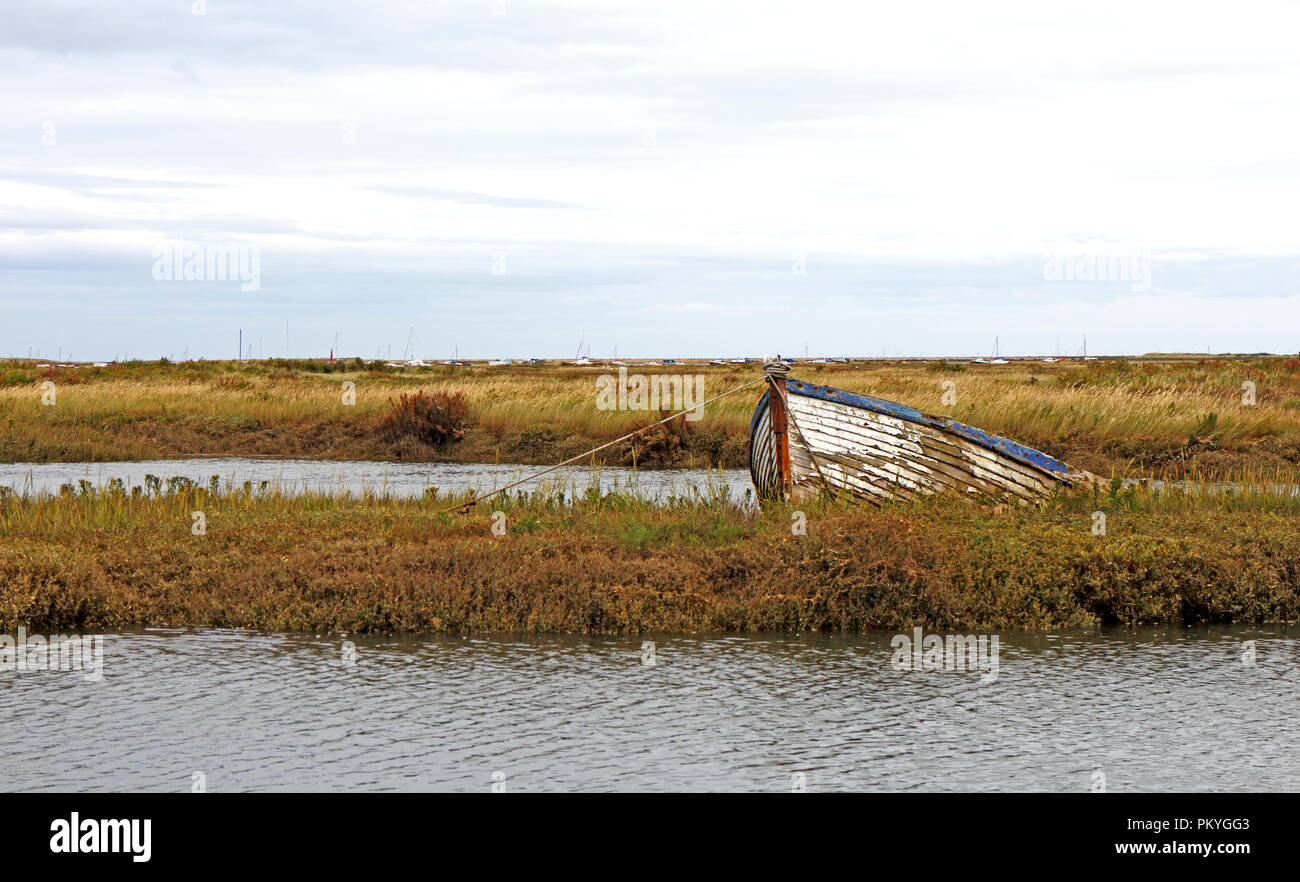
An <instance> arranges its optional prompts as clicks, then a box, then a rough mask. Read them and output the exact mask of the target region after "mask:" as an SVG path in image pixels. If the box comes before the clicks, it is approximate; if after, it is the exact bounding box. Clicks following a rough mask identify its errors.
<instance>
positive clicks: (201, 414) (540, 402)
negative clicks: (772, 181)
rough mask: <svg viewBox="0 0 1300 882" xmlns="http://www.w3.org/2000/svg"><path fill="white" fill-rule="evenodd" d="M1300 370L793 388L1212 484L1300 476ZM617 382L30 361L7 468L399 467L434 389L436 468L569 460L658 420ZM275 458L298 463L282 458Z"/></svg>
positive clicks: (1033, 371) (718, 453)
mask: <svg viewBox="0 0 1300 882" xmlns="http://www.w3.org/2000/svg"><path fill="white" fill-rule="evenodd" d="M1298 368H1300V364H1298V363H1297V360H1296V359H1294V358H1290V359H1288V358H1254V359H1236V360H1228V359H1219V360H1216V359H1202V360H1187V361H1177V362H1146V361H1099V362H1088V363H1079V362H1062V363H1057V364H1042V363H1036V362H1013V363H1011V364H1008V365H967V364H964V363H951V364H946V365H945V364H941V363H933V362H932V363H923V362H865V363H853V364H849V365H838V364H835V365H814V364H799V365H796V366H795V368H794V370H793V371H792V375H793V376H795V377H797V378H799V379H804V380H807V381H810V382H814V383H819V384H825V385H832V386H838V387H841V388H844V389H849V390H852V391H856V392H861V393H865V394H869V395H874V396H877V397H881V398H886V399H890V400H895V401H901V402H903V403H905V404H910V405H913V406H915V407H918V408H920V409H922V410H925V411H928V412H932V413H945V414H947V415H949V416H952V417H954V418H956V419H958V420H961V421H963V422H966V423H969V424H971V425H975V426H978V427H980V428H982V429H985V430H987V431H990V432H993V433H996V434H1000V435H1004V436H1006V437H1010V438H1013V439H1015V440H1017V441H1020V442H1022V443H1025V444H1029V445H1031V446H1035V447H1038V448H1040V449H1043V450H1045V451H1046V452H1049V453H1052V454H1054V455H1057V456H1060V457H1062V458H1066V459H1067V460H1068V461H1071V462H1072V464H1074V465H1077V466H1079V467H1082V468H1088V469H1090V470H1092V471H1097V472H1099V473H1105V474H1109V473H1111V472H1114V471H1117V470H1121V469H1123V470H1125V473H1126V474H1161V473H1164V472H1165V471H1167V470H1168V468H1170V467H1171V464H1176V463H1180V462H1183V461H1184V460H1187V459H1189V458H1191V459H1195V460H1196V462H1197V463H1199V467H1201V468H1202V469H1205V470H1209V471H1214V470H1220V471H1221V470H1224V469H1228V468H1235V467H1243V466H1247V465H1249V466H1256V467H1262V466H1264V465H1268V466H1272V467H1291V466H1297V465H1298V464H1300V369H1298ZM615 370H616V369H614V368H610V367H602V366H593V367H581V368H580V367H573V366H562V365H521V366H515V367H486V366H473V367H443V366H436V367H431V368H424V369H401V370H392V369H387V368H378V369H373V368H369V367H367V366H364V365H354V364H351V363H349V364H348V365H346V366H343V365H332V366H331V365H320V364H311V363H292V362H291V363H275V364H267V363H250V364H245V365H236V364H232V363H225V362H221V363H187V364H182V365H155V364H149V365H139V364H134V365H116V366H110V367H108V368H104V369H79V370H76V371H73V370H62V371H60V370H54V371H36V370H34V369H33V368H31V366H30V365H28V364H26V363H19V362H8V363H0V458H4V459H12V460H27V459H64V460H68V459H101V460H102V459H109V458H140V457H141V456H165V455H193V454H195V453H201V452H209V451H210V450H211V452H218V450H219V452H222V453H237V452H240V442H239V439H240V438H241V437H242V436H247V437H249V438H250V439H253V436H256V438H255V441H254V440H250V441H249V443H248V445H247V449H246V450H245V452H249V453H254V452H256V453H268V452H281V453H285V454H290V455H311V456H321V457H330V456H334V457H338V458H391V457H392V456H394V455H401V454H394V453H393V452H392V451H385V450H384V449H383V448H382V445H379V444H378V443H376V442H374V441H373V440H372V439H370V438H369V437H368V436H369V434H370V433H371V432H372V430H373V427H374V424H375V423H376V422H377V420H378V418H379V416H380V415H381V413H382V412H383V411H384V410H385V409H386V407H387V406H388V402H389V399H391V398H393V397H395V396H397V395H399V394H401V393H403V392H405V393H413V392H416V391H418V390H425V391H428V392H435V391H440V392H461V393H463V394H464V395H465V396H466V397H467V398H468V399H469V402H470V407H471V416H472V418H473V420H474V422H475V424H476V429H475V432H474V433H471V436H470V439H469V440H470V443H467V444H465V445H462V446H460V447H453V448H450V449H448V450H445V451H435V452H430V453H429V456H430V458H451V459H465V458H466V457H470V458H486V459H493V458H503V461H504V460H510V459H514V460H518V461H524V462H533V461H538V462H546V461H554V460H555V459H556V458H557V457H558V455H559V454H568V453H574V452H578V451H580V450H581V449H584V445H585V446H594V445H595V444H598V443H601V442H604V441H608V440H611V439H613V438H615V437H617V436H619V435H621V434H624V433H625V432H627V431H629V430H630V429H631V428H632V427H634V426H636V425H640V424H642V423H644V422H645V421H646V420H647V418H648V416H649V415H648V414H646V413H645V412H636V411H633V412H628V411H610V410H601V409H599V408H598V407H597V406H596V394H597V378H598V377H599V376H601V375H602V374H607V373H614V372H615ZM326 371H329V372H326ZM628 371H629V373H638V372H639V373H644V374H646V375H655V374H672V373H689V374H699V375H702V376H704V377H705V381H704V390H705V392H704V394H705V396H706V397H708V396H712V395H716V394H718V393H720V392H723V391H725V390H727V389H730V388H733V387H735V386H738V385H740V384H742V383H744V382H747V381H749V380H752V379H754V378H756V377H757V376H758V375H759V366H758V365H747V366H727V367H724V368H719V367H711V366H707V365H677V366H653V367H650V366H629V368H628ZM47 375H48V376H49V378H50V379H52V380H53V381H54V382H56V383H57V389H58V392H57V394H58V398H57V405H56V406H55V407H43V406H42V405H41V403H40V385H39V384H40V382H41V381H42V380H43V379H45V378H46V376H47ZM344 381H351V382H353V383H355V384H356V404H355V406H352V407H349V406H345V405H344V404H343V400H342V393H343V383H344ZM1246 382H1250V383H1254V384H1255V386H1254V388H1255V404H1253V405H1247V404H1243V402H1242V396H1243V388H1242V384H1243V383H1246ZM760 394H761V389H758V388H755V389H753V390H748V391H745V392H742V393H740V394H737V395H734V396H731V397H729V398H726V399H723V400H722V401H719V402H715V403H713V404H711V405H709V406H707V407H706V408H705V409H704V418H703V419H702V420H700V421H699V422H696V423H692V424H691V426H690V429H691V431H692V433H694V435H695V436H697V437H699V438H705V439H709V440H710V443H711V445H712V446H711V447H710V448H709V449H710V450H712V451H713V454H714V455H715V457H716V459H715V461H723V462H725V463H726V464H728V465H742V464H743V445H744V439H745V435H746V432H747V428H748V424H749V418H750V415H751V413H752V411H753V407H754V404H755V402H756V401H757V399H758V397H759V395H760ZM946 394H947V395H949V396H955V402H954V403H952V404H945V400H952V398H951V397H950V398H948V399H945V395H946ZM538 438H542V439H543V440H542V442H541V443H538V442H537V439H538ZM276 439H278V441H277V440H276ZM313 439H314V442H315V443H313ZM719 439H721V441H720V440H719ZM721 442H727V443H725V444H724V443H721ZM214 443H216V444H217V449H215V450H213V449H212V445H213V444H214ZM277 444H279V445H280V446H281V447H282V448H283V449H281V450H276V449H275V448H276V445H277ZM204 445H207V446H206V447H205V446H204ZM724 448H725V449H724ZM1183 467H1184V466H1182V465H1179V466H1177V468H1179V469H1181V468H1183Z"/></svg>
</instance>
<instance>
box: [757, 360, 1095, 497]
mask: <svg viewBox="0 0 1300 882" xmlns="http://www.w3.org/2000/svg"><path fill="white" fill-rule="evenodd" d="M774 398H775V406H774V403H773V402H774ZM750 475H751V477H752V478H753V481H754V486H755V488H756V489H757V490H758V493H759V495H760V496H762V497H767V498H788V499H792V500H799V499H803V498H807V497H808V496H811V495H816V494H818V493H821V492H829V493H830V494H831V495H833V496H843V495H848V496H852V497H857V498H861V499H866V500H870V501H872V502H878V503H883V502H886V501H888V500H891V499H910V498H914V497H917V496H929V495H932V494H935V493H941V492H955V493H961V494H967V495H978V496H989V497H1003V498H1005V497H1012V498H1017V499H1025V500H1038V499H1043V498H1045V497H1047V496H1050V495H1051V494H1052V493H1054V492H1056V491H1058V490H1060V489H1062V488H1065V487H1071V486H1075V485H1077V484H1081V483H1084V482H1086V481H1088V480H1089V479H1090V476H1089V475H1088V474H1087V473H1086V472H1082V471H1079V470H1077V469H1072V468H1071V467H1069V466H1067V465H1066V464H1064V463H1062V462H1060V461H1059V460H1057V459H1054V458H1053V457H1051V456H1048V455H1047V454H1045V453H1042V452H1041V451H1038V450H1034V449H1033V448H1030V447H1025V446H1024V445H1022V444H1017V443H1016V442H1014V441H1011V440H1009V439H1006V438H1001V437H999V436H996V435H990V434H988V433H987V432H983V431H981V430H979V429H976V428H974V427H971V426H967V425H964V424H962V423H958V422H957V421H956V420H952V419H950V418H948V417H943V416H935V415H932V414H926V413H923V412H921V411H919V410H916V409H915V408H912V407H908V406H907V405H904V404H899V403H897V402H893V401H886V400H884V399H881V398H872V397H870V396H865V395H857V394H855V393H852V392H846V391H844V390H842V389H834V388H831V387H829V386H817V385H814V384H811V383H804V382H801V381H799V380H793V379H785V378H779V379H774V380H772V381H771V382H770V383H769V388H768V391H767V392H766V393H765V394H764V395H763V398H762V400H761V401H759V403H758V407H757V408H756V409H755V411H754V416H753V418H752V420H751V421H750Z"/></svg>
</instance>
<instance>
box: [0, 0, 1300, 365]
mask: <svg viewBox="0 0 1300 882" xmlns="http://www.w3.org/2000/svg"><path fill="white" fill-rule="evenodd" d="M0 9H2V10H3V12H0V94H2V95H3V96H4V97H3V101H4V105H3V106H4V111H5V112H4V113H3V114H0V285H2V286H3V289H2V294H0V307H2V308H3V321H0V353H3V354H10V355H20V356H25V355H27V353H28V350H29V347H30V348H31V349H32V351H34V352H36V351H39V352H40V353H42V354H44V355H45V356H47V357H49V356H55V355H57V354H58V352H59V350H60V349H61V350H62V354H63V357H65V358H68V357H72V358H76V359H80V360H89V359H104V358H114V357H126V356H127V355H132V356H135V357H139V358H157V357H159V356H162V355H166V356H169V357H173V358H179V357H181V356H182V355H183V354H185V353H186V352H188V354H189V356H190V357H200V356H202V357H220V358H229V357H233V356H234V355H235V354H236V349H237V340H238V333H239V329H240V328H241V327H242V328H243V329H244V340H245V344H246V345H252V346H253V347H254V350H255V354H256V353H257V352H260V353H261V354H263V355H267V356H272V355H282V354H284V353H285V350H286V336H285V326H286V320H287V322H288V329H289V335H288V348H289V352H290V353H291V354H292V355H294V356H304V355H324V354H326V353H327V352H328V351H329V349H330V346H331V344H332V342H333V340H334V339H335V335H338V339H339V349H340V351H341V353H342V354H344V355H363V356H366V357H374V356H375V355H376V354H377V353H378V354H385V355H386V354H387V353H388V352H389V347H390V346H391V351H392V354H393V355H394V356H397V355H401V354H402V352H403V350H404V349H405V348H406V345H407V341H408V339H409V338H411V337H413V339H414V348H415V350H416V353H417V354H418V355H420V356H423V357H426V358H434V357H437V358H443V357H447V356H449V355H451V354H452V352H453V351H454V350H456V349H457V348H458V350H459V353H460V355H461V356H462V357H479V356H496V355H503V356H530V355H537V356H571V355H573V354H574V352H575V351H576V350H577V348H578V345H579V341H580V340H585V341H586V343H587V344H589V345H590V346H591V354H592V355H593V356H608V355H609V354H611V353H612V352H613V351H614V348H615V347H617V348H618V352H619V354H620V355H624V354H626V355H628V356H663V355H697V356H713V355H733V354H761V353H763V352H776V351H780V352H783V353H792V354H802V353H803V351H804V348H805V346H806V347H807V348H808V351H809V353H810V354H827V355H841V354H843V355H879V354H881V352H887V353H888V354H890V355H935V354H988V353H989V352H991V351H992V349H993V345H994V341H995V339H996V340H997V341H998V342H999V344H1000V351H1001V353H1002V354H1006V355H1016V354H1032V353H1047V354H1050V353H1052V352H1055V351H1056V350H1057V346H1058V342H1057V341H1058V339H1059V348H1060V351H1061V352H1062V353H1065V354H1074V353H1075V352H1077V351H1078V350H1079V347H1080V345H1081V341H1082V338H1083V335H1084V334H1087V336H1088V349H1089V352H1090V353H1117V354H1119V353H1141V352H1146V351H1155V350H1164V351H1169V350H1182V351H1199V352H1204V351H1206V350H1207V349H1213V350H1214V351H1216V352H1217V351H1276V352H1294V351H1296V350H1297V349H1300V283H1298V282H1297V278H1300V276H1298V274H1297V270H1298V269H1300V209H1298V206H1300V199H1298V198H1297V197H1300V184H1298V182H1300V138H1298V137H1297V132H1298V127H1300V52H1297V51H1296V43H1295V41H1296V34H1297V33H1300V21H1298V20H1297V19H1300V10H1298V7H1297V5H1296V4H1293V3H1285V2H1279V3H1234V4H1231V5H1228V6H1225V5H1223V4H1221V3H1214V4H1212V3H1205V4H1202V3H1193V2H1177V3H1133V2H1120V3H1108V2H1097V0H1089V2H1086V3H1051V4H1044V3H1042V2H1026V3H969V2H965V3H926V2H912V3H902V4H898V3H888V4H885V3H879V4H876V3H844V4H823V3H816V2H807V0H800V2H789V3H782V4H763V3H757V2H754V0H748V2H743V3H708V2H701V0H694V2H685V3H676V2H664V0H654V2H644V3H641V2H623V0H619V2H610V0H606V2H599V3H594V2H593V3H586V2H568V3H549V2H534V0H502V2H493V0H471V2H433V3H429V4H419V3H383V2H365V3H361V2H357V3H340V2H330V0H310V2H293V0H277V2H275V3H259V2H235V0H206V2H199V3H193V2H129V3H109V2H103V0H98V2H58V0H42V2H38V3H27V2H8V0H7V2H4V3H3V5H0ZM196 13H200V14H196ZM176 240H183V241H185V242H187V243H190V244H191V245H192V246H193V247H195V248H202V249H216V248H226V247H232V246H239V245H245V246H249V249H250V250H249V251H247V252H246V255H247V256H248V257H249V259H250V260H251V258H252V257H253V256H254V255H255V256H256V258H257V268H258V273H257V279H256V282H255V283H254V284H241V281H240V280H234V281H230V280H226V281H221V280H210V281H209V280H203V279H199V280H190V281H183V280H181V281H167V280H162V281H159V280H156V279H155V274H156V272H155V270H156V263H157V262H158V256H159V254H160V250H159V249H161V248H162V247H163V246H164V243H168V242H175V241H176ZM253 249H255V250H253ZM161 253H165V252H161ZM200 253H201V254H206V253H207V252H200ZM1080 261H1082V263H1079V262H1080ZM1066 264H1069V265H1070V266H1071V267H1075V266H1078V267H1082V268H1083V269H1082V270H1081V271H1080V272H1079V273H1075V272H1074V271H1073V269H1071V270H1070V271H1069V272H1067V273H1063V272H1062V271H1061V268H1062V267H1063V266H1065V265H1066ZM1098 264H1099V268H1100V270H1101V271H1100V272H1099V273H1098V274H1099V275H1102V276H1108V278H1103V279H1102V280H1091V279H1088V278H1086V277H1087V276H1088V272H1087V271H1086V267H1087V266H1093V267H1094V268H1096V267H1097V266H1098ZM1117 272H1122V275H1117ZM1067 275H1068V276H1076V275H1083V276H1085V278H1084V279H1078V278H1074V279H1073V280H1071V279H1070V278H1067V277H1066V276H1067ZM412 328H413V329H414V331H413V333H412V330H411V329H412Z"/></svg>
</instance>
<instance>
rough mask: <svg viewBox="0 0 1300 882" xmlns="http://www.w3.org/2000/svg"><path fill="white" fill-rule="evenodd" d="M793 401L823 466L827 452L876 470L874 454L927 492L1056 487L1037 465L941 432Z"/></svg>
mask: <svg viewBox="0 0 1300 882" xmlns="http://www.w3.org/2000/svg"><path fill="white" fill-rule="evenodd" d="M789 400H790V410H791V413H792V415H793V417H794V420H795V422H796V423H797V424H798V426H799V429H800V431H801V432H802V434H803V437H804V439H806V441H807V443H808V444H809V445H811V446H812V447H813V450H814V451H815V452H816V453H817V454H818V463H820V462H821V461H822V455H823V454H825V453H838V454H843V455H847V456H849V457H852V458H855V459H863V460H864V462H865V464H866V465H867V466H868V471H872V469H871V468H870V467H871V466H872V465H873V463H872V462H871V459H872V456H871V455H872V454H874V455H875V458H876V459H878V460H881V461H883V462H884V463H885V464H886V466H885V469H884V471H883V473H882V474H881V476H883V477H886V478H893V479H896V480H897V482H898V483H900V484H902V485H903V486H904V487H907V488H908V489H910V490H914V491H922V492H925V491H928V492H936V491H937V490H940V489H943V488H942V487H941V486H936V485H939V484H947V483H950V481H951V482H958V483H961V484H962V485H963V486H961V487H959V488H955V489H967V488H970V489H972V490H974V491H977V492H990V490H991V489H994V488H996V489H997V490H1007V491H1010V492H1012V493H1014V494H1015V495H1017V496H1024V497H1027V498H1028V497H1034V496H1042V495H1045V494H1048V493H1050V492H1051V489H1052V486H1053V485H1054V484H1055V483H1056V480H1055V479H1052V478H1049V477H1047V476H1046V475H1044V474H1043V473H1041V472H1038V471H1037V470H1036V469H1033V468H1032V467H1029V466H1025V465H1022V464H1021V463H1018V462H1015V461H1014V460H1009V459H1006V458H1004V457H1000V456H998V455H997V454H996V453H994V452H993V451H990V450H986V449H985V448H982V447H980V446H979V445H976V444H973V443H971V442H969V441H966V440H965V439H962V438H952V437H943V434H942V432H941V430H938V429H934V428H932V427H929V426H918V425H916V424H913V423H907V422H906V421H903V420H898V419H896V418H894V417H890V416H886V415H883V414H878V413H873V412H871V411H865V410H859V409H857V408H852V407H848V406H846V405H840V404H833V403H829V402H824V401H820V400H818V399H813V398H805V397H802V396H798V395H791V396H789ZM799 440H800V436H799V434H798V433H793V434H792V444H794V443H797V442H799ZM801 446H802V445H801ZM804 452H806V451H804ZM864 454H866V455H865V456H864ZM954 454H955V455H954ZM792 456H793V448H792Z"/></svg>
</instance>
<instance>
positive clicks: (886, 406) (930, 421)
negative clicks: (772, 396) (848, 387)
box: [750, 379, 1072, 476]
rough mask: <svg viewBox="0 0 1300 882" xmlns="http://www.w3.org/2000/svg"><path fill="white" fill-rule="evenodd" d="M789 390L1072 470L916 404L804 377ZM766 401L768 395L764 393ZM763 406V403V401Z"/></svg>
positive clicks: (1052, 469)
mask: <svg viewBox="0 0 1300 882" xmlns="http://www.w3.org/2000/svg"><path fill="white" fill-rule="evenodd" d="M785 388H786V392H787V393H789V394H791V395H802V396H804V397H805V398H818V399H821V400H822V401H830V402H832V403H834V404H845V405H848V406H849V407H856V408H860V409H862V410H869V411H872V412H874V413H879V414H884V415H885V416H891V417H896V418H897V419H900V420H904V421H906V422H909V423H920V424H922V425H926V426H933V427H934V428H936V429H943V430H944V431H948V432H952V433H954V434H956V435H960V436H961V437H962V438H965V439H966V440H967V441H971V442H973V443H975V444H978V445H979V446H980V447H984V448H986V449H988V450H992V451H994V452H995V453H1000V454H1002V455H1003V456H1007V457H1010V458H1011V459H1014V460H1016V461H1017V462H1021V463H1024V464H1025V465H1029V466H1033V467H1034V468H1038V469H1042V470H1043V471H1045V472H1048V473H1050V474H1052V475H1061V476H1065V475H1069V474H1071V471H1072V470H1071V469H1070V467H1069V466H1067V465H1066V464H1065V463H1063V462H1061V461H1060V460H1058V459H1054V458H1053V457H1050V456H1048V455H1047V454H1046V453H1043V452H1042V451H1040V450H1035V449H1034V448H1032V447H1026V446H1025V445H1023V444H1017V443H1016V442H1015V441H1012V440H1011V439H1009V438H1003V437H1001V436H1000V435H990V434H989V433H988V432H985V431H984V430H983V429H977V428H975V427H974V426H968V425H966V424H965V423H959V422H957V421H956V420H952V419H947V418H944V417H937V416H931V415H930V414H928V413H922V412H921V411H919V410H917V409H916V408H915V407H908V406H907V405H906V404H899V403H898V402H896V401H886V400H885V399H883V398H872V397H871V396H870V395H858V394H857V393H855V392H846V391H845V390H843V389H836V388H833V387H831V386H817V385H814V384H812V383H805V382H803V381H802V380H791V379H787V380H786V381H785ZM763 398H764V400H766V398H767V394H766V393H764V395H763ZM759 405H760V408H761V406H762V402H760V403H759ZM754 417H755V420H756V419H757V417H758V411H757V410H755V412H754ZM752 427H753V421H751V428H750V431H751V433H752V431H753V428H752Z"/></svg>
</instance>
